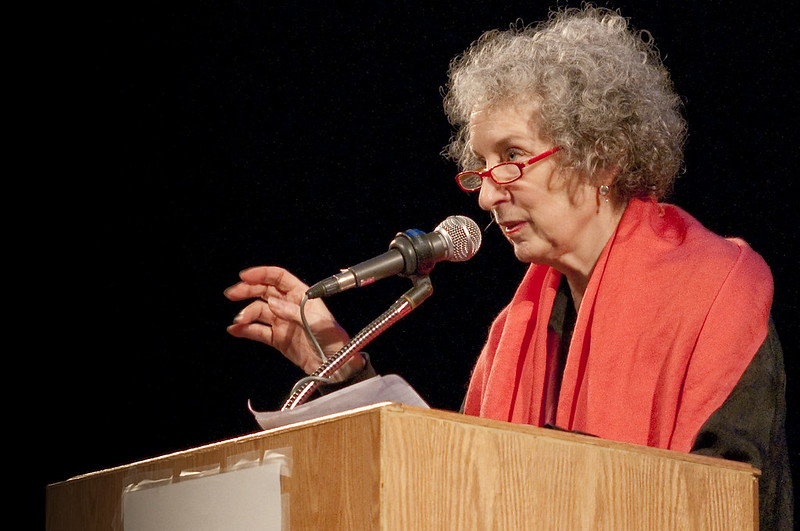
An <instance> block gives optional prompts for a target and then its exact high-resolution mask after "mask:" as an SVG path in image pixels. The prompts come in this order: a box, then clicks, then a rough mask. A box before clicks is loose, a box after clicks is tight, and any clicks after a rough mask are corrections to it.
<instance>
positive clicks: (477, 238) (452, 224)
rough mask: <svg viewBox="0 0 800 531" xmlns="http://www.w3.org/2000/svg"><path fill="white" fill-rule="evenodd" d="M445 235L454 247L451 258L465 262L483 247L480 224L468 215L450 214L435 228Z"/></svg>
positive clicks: (452, 247) (453, 260) (451, 247)
mask: <svg viewBox="0 0 800 531" xmlns="http://www.w3.org/2000/svg"><path fill="white" fill-rule="evenodd" d="M434 230H435V231H436V232H438V233H439V234H441V235H442V236H444V238H445V239H446V240H447V243H448V246H449V247H450V249H452V252H451V256H450V257H449V260H450V261H452V262H464V261H466V260H469V259H470V258H472V257H473V256H475V253H477V252H478V249H480V247H481V241H482V236H481V229H480V227H478V224H477V223H475V222H474V221H473V220H472V219H470V218H468V217H466V216H450V217H448V218H447V219H445V220H444V221H442V222H441V223H439V225H438V226H437V227H436V229H434Z"/></svg>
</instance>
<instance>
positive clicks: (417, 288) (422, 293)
mask: <svg viewBox="0 0 800 531" xmlns="http://www.w3.org/2000/svg"><path fill="white" fill-rule="evenodd" d="M411 280H412V281H413V283H414V285H413V287H412V288H411V289H410V290H408V291H407V292H406V293H404V294H403V295H402V296H401V297H400V298H399V299H397V300H396V301H395V302H394V303H393V304H392V305H391V306H390V307H389V308H388V309H387V310H386V311H385V312H383V313H382V314H381V315H380V316H379V317H378V318H377V319H375V320H374V321H372V322H371V323H370V324H369V325H367V326H366V327H365V328H364V329H363V330H361V331H360V332H359V333H358V334H356V335H355V337H353V339H351V340H350V341H349V342H348V343H347V344H346V345H345V346H344V347H342V349H341V350H340V351H339V352H337V353H336V354H335V355H334V356H331V357H330V358H328V359H327V360H325V362H324V363H323V364H322V365H321V366H320V367H319V368H318V369H317V370H316V371H314V372H313V373H312V374H311V375H310V376H306V377H305V378H302V379H301V380H299V381H298V382H297V383H296V384H295V386H294V387H293V388H292V393H291V395H290V396H289V399H288V400H286V403H285V404H284V405H283V407H281V411H285V410H289V409H294V408H295V407H297V406H299V405H300V404H303V403H304V402H306V401H307V400H308V399H309V397H310V396H311V394H312V393H313V392H314V391H316V390H317V388H318V387H319V386H320V385H321V384H322V383H323V382H326V381H328V379H329V378H330V377H331V375H333V373H335V372H336V371H338V370H339V369H340V368H341V367H342V365H344V364H345V363H347V361H348V360H349V359H350V358H351V357H353V356H354V355H355V354H357V353H358V352H360V351H361V350H362V349H363V348H364V347H365V346H366V345H367V344H368V343H370V342H371V341H372V340H373V339H375V338H376V337H378V336H379V335H380V334H382V333H383V332H384V331H385V330H387V329H388V328H389V327H390V326H392V325H393V324H394V323H396V322H397V321H399V320H400V319H402V318H403V317H405V316H406V315H408V314H409V313H411V311H412V310H414V309H415V308H416V307H417V306H419V305H420V304H422V302H423V301H424V300H425V299H427V298H428V297H430V296H431V293H433V285H432V284H431V280H430V278H429V277H428V275H422V276H414V277H411ZM309 333H310V331H309Z"/></svg>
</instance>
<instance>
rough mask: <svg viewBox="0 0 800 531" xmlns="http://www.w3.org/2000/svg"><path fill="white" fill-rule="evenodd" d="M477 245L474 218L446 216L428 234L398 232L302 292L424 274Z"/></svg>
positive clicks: (311, 294)
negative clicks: (372, 253)
mask: <svg viewBox="0 0 800 531" xmlns="http://www.w3.org/2000/svg"><path fill="white" fill-rule="evenodd" d="M480 245H481V232H480V229H479V228H478V225H477V224H476V223H475V222H474V221H472V220H471V219H470V218H468V217H465V216H450V217H449V218H447V219H446V220H444V221H443V222H442V223H440V224H439V226H437V227H436V229H435V230H434V231H433V232H430V233H428V234H425V233H423V232H421V231H419V230H416V229H412V230H408V231H405V232H401V233H398V234H397V236H395V238H394V240H392V242H391V244H390V245H389V250H388V251H387V252H385V253H383V254H381V255H378V256H376V257H374V258H370V259H369V260H366V261H364V262H361V263H359V264H357V265H354V266H352V267H349V268H347V269H343V270H342V271H341V273H337V274H336V275H333V276H330V277H328V278H326V279H324V280H322V281H320V282H317V283H316V284H314V285H313V286H311V287H310V288H309V289H308V291H307V292H306V295H307V296H308V298H309V299H314V298H318V297H328V296H330V295H334V294H336V293H340V292H342V291H345V290H348V289H350V288H355V287H362V286H366V285H369V284H372V283H373V282H375V281H376V280H381V279H383V278H386V277H390V276H394V275H401V276H406V277H408V276H412V275H426V274H428V273H429V272H430V271H431V270H432V269H433V266H434V265H436V263H437V262H441V261H442V260H450V261H453V262H463V261H465V260H469V259H470V258H472V257H473V256H474V255H475V253H476V252H478V249H479V248H480Z"/></svg>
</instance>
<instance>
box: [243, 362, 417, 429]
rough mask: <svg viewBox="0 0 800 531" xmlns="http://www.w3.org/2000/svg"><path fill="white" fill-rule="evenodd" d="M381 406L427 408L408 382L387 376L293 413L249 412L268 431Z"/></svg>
mask: <svg viewBox="0 0 800 531" xmlns="http://www.w3.org/2000/svg"><path fill="white" fill-rule="evenodd" d="M382 402H399V403H401V404H406V405H409V406H418V407H424V408H427V407H429V406H428V404H427V403H426V402H425V401H424V400H423V399H422V397H420V396H419V395H418V394H417V392H416V391H415V390H414V388H413V387H411V385H409V384H408V382H406V381H405V380H404V379H403V378H401V377H400V376H398V375H396V374H389V375H386V376H375V377H373V378H370V379H369V380H364V381H363V382H359V383H357V384H353V385H350V386H348V387H345V388H343V389H339V390H338V391H335V392H333V393H330V394H327V395H324V396H322V397H320V398H316V399H314V400H310V401H308V402H306V403H305V404H301V405H299V406H297V407H295V408H294V409H290V410H286V411H254V410H253V409H252V408H251V409H250V411H251V412H252V413H253V415H254V416H255V418H256V421H257V422H258V424H259V426H261V429H264V430H269V429H272V428H278V427H280V426H286V425H287V424H293V423H295V422H302V421H304V420H310V419H315V418H318V417H323V416H325V415H331V414H333V413H341V412H342V411H348V410H350V409H354V408H357V407H364V406H371V405H373V404H380V403H382Z"/></svg>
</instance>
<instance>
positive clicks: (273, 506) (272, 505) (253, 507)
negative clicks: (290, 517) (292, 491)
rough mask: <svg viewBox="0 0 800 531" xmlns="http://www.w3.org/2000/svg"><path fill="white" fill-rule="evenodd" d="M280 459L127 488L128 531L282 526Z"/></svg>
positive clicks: (269, 530)
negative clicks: (165, 482) (227, 470)
mask: <svg viewBox="0 0 800 531" xmlns="http://www.w3.org/2000/svg"><path fill="white" fill-rule="evenodd" d="M280 476H281V462H279V461H270V462H265V463H264V464H263V465H260V466H255V467H250V468H244V469H241V470H234V471H231V472H223V473H220V474H214V475H210V476H205V477H198V478H192V479H188V480H183V481H179V482H177V483H168V484H165V485H157V486H151V487H146V488H140V489H133V490H130V491H127V492H124V493H123V495H122V520H123V529H124V531H163V530H167V529H168V530H169V531H228V530H230V529H236V530H239V531H281V529H282V513H281V511H282V506H281V485H280Z"/></svg>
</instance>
